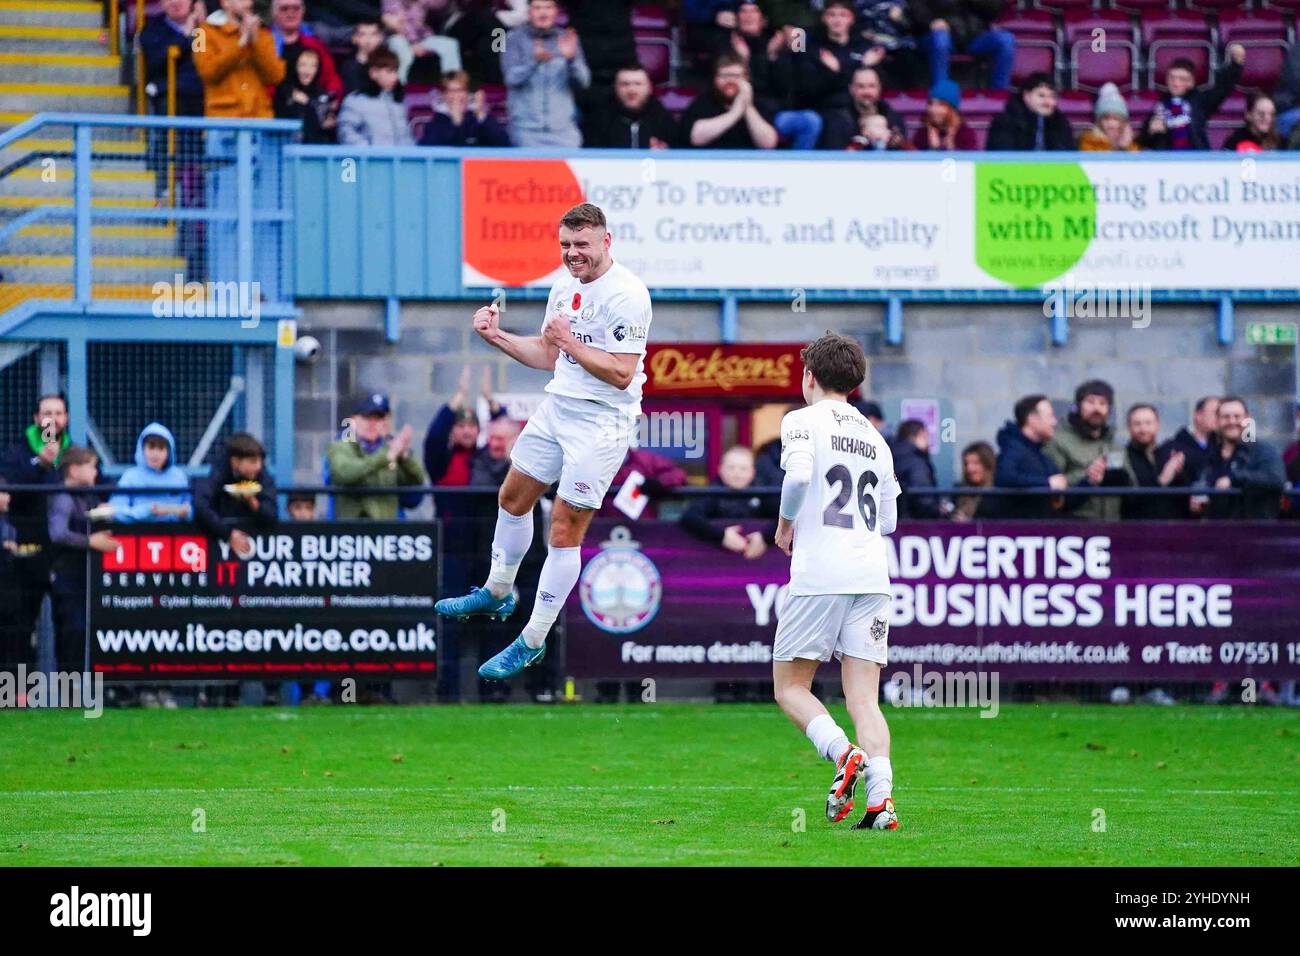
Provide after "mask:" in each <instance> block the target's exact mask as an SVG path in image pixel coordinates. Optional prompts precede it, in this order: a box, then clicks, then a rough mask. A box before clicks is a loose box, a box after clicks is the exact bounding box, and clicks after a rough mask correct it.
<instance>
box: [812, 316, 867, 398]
mask: <svg viewBox="0 0 1300 956" xmlns="http://www.w3.org/2000/svg"><path fill="white" fill-rule="evenodd" d="M799 358H801V359H802V360H803V364H804V368H806V369H808V371H810V372H812V375H813V378H815V379H817V384H818V385H820V386H821V387H822V388H823V389H825V390H826V391H828V392H836V393H838V394H840V395H847V394H848V393H849V392H851V391H853V390H854V389H855V388H857V387H858V386H859V385H861V384H862V380H863V379H864V378H866V377H867V357H866V355H864V354H863V352H862V346H861V345H859V344H858V343H857V341H855V340H854V339H851V338H849V337H848V336H847V335H840V334H839V333H838V332H830V331H828V332H827V333H826V334H825V335H823V336H822V337H821V338H819V339H818V340H817V341H815V342H809V343H808V344H807V345H805V346H804V347H803V348H802V349H800V350H799Z"/></svg>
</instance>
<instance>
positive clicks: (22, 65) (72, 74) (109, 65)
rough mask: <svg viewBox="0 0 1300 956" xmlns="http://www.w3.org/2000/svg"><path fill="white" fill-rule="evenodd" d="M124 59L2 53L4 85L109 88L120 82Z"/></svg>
mask: <svg viewBox="0 0 1300 956" xmlns="http://www.w3.org/2000/svg"><path fill="white" fill-rule="evenodd" d="M121 72H122V60H121V58H120V57H116V56H108V55H104V54H98V53H0V83H6V84H7V83H42V84H49V83H70V84H82V85H101V86H107V85H112V84H115V83H117V82H118V80H119V78H120V77H121Z"/></svg>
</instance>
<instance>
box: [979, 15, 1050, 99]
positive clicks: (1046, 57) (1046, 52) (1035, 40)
mask: <svg viewBox="0 0 1300 956" xmlns="http://www.w3.org/2000/svg"><path fill="white" fill-rule="evenodd" d="M993 25H994V26H995V27H998V28H999V29H1002V30H1006V31H1007V32H1008V33H1011V34H1013V35H1014V36H1015V38H1016V58H1015V62H1014V63H1013V64H1012V67H1011V82H1012V84H1013V85H1015V84H1017V83H1019V82H1020V81H1021V80H1023V79H1024V78H1025V77H1027V76H1029V75H1030V74H1031V73H1047V74H1050V75H1051V76H1053V77H1056V76H1057V75H1058V74H1059V73H1060V68H1061V45H1060V43H1058V42H1057V32H1056V21H1055V20H1054V19H1053V18H1052V15H1051V14H1050V13H1047V12H1046V11H1043V10H1009V11H1007V12H1006V13H1004V14H1003V15H1002V16H1001V17H999V18H998V19H997V21H996V22H995V23H994V24H993Z"/></svg>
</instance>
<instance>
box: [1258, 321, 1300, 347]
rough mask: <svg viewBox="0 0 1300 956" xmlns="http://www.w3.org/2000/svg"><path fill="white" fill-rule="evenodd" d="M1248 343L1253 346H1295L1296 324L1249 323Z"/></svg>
mask: <svg viewBox="0 0 1300 956" xmlns="http://www.w3.org/2000/svg"><path fill="white" fill-rule="evenodd" d="M1246 341H1247V342H1249V343H1250V344H1251V345H1295V344H1296V324H1295V323H1294V322H1247V323H1246Z"/></svg>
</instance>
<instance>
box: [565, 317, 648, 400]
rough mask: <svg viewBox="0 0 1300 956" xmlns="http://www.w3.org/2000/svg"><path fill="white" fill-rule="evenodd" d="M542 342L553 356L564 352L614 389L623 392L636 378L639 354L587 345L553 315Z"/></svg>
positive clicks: (566, 320) (566, 323) (566, 321)
mask: <svg viewBox="0 0 1300 956" xmlns="http://www.w3.org/2000/svg"><path fill="white" fill-rule="evenodd" d="M542 341H543V342H545V343H546V344H547V345H549V346H551V347H553V348H554V349H555V350H556V352H557V354H558V353H559V352H563V353H565V354H566V355H568V356H569V357H570V358H571V359H573V360H574V361H575V362H577V363H578V364H579V365H581V366H582V367H583V368H584V369H585V370H586V371H587V372H589V373H590V374H591V375H594V376H595V377H596V378H598V379H600V380H601V381H602V382H605V383H607V384H609V385H613V386H614V387H615V388H618V389H626V388H627V387H628V386H629V385H631V384H632V379H633V378H635V377H636V367H637V362H638V361H639V360H640V358H641V356H640V355H638V354H637V353H635V352H626V353H624V352H606V351H605V350H604V349H598V348H593V347H592V346H590V345H587V344H586V343H585V342H582V341H580V340H579V339H578V338H577V337H576V336H575V335H574V334H573V330H572V329H571V328H570V327H569V320H568V319H566V318H564V317H563V316H560V315H555V316H552V317H551V318H549V319H547V320H546V325H545V326H544V327H543V328H542ZM552 364H554V363H552Z"/></svg>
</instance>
